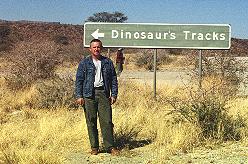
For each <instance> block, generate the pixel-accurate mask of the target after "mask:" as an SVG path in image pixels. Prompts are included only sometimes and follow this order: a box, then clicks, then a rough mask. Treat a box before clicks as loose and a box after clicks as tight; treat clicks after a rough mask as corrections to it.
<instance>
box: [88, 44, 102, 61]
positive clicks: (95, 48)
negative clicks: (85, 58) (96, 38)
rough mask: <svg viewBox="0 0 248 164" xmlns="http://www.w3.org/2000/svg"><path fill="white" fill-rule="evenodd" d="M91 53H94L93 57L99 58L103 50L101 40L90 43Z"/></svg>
mask: <svg viewBox="0 0 248 164" xmlns="http://www.w3.org/2000/svg"><path fill="white" fill-rule="evenodd" d="M89 50H90V52H91V55H93V57H96V58H98V57H99V56H100V53H101V50H102V44H101V42H92V43H91V44H90V48H89Z"/></svg>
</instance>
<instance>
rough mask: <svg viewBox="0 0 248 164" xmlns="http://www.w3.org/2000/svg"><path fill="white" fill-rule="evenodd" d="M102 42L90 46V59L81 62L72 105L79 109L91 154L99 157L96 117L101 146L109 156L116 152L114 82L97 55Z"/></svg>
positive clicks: (111, 69) (110, 69) (104, 61)
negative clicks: (80, 108) (101, 139)
mask: <svg viewBox="0 0 248 164" xmlns="http://www.w3.org/2000/svg"><path fill="white" fill-rule="evenodd" d="M102 48H103V47H102V42H101V41H100V40H98V39H93V40H92V41H91V42H90V48H89V51H90V53H91V55H90V56H88V57H86V58H85V59H83V60H82V61H81V62H80V63H79V66H78V70H77V74H76V88H75V93H76V103H77V104H79V105H83V107H84V112H85V118H86V124H87V129H88V135H89V140H90V144H91V154H93V155H97V154H98V153H99V138H98V129H97V114H98V117H99V122H100V127H101V132H102V137H103V144H104V146H105V148H106V149H107V151H108V152H110V153H111V154H112V155H118V154H119V151H118V150H117V149H116V148H115V146H114V137H113V123H112V108H111V105H112V104H114V103H115V101H116V98H117V94H118V82H117V77H116V72H115V69H114V65H113V63H112V61H111V60H110V59H109V58H107V57H104V56H102V55H101V50H102Z"/></svg>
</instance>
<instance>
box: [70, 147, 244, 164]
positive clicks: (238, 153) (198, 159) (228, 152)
mask: <svg viewBox="0 0 248 164" xmlns="http://www.w3.org/2000/svg"><path fill="white" fill-rule="evenodd" d="M157 155H158V153H157V152H156V153H154V152H153V151H151V150H150V148H149V146H145V147H140V148H136V149H133V150H128V151H125V150H123V151H121V154H120V155H119V156H111V155H110V154H107V153H100V154H98V155H96V156H95V155H90V154H89V153H85V152H78V153H74V154H70V155H69V156H68V158H67V159H66V161H65V163H66V164H81V163H108V164H113V163H114V164H119V163H121V164H130V163H135V164H136V163H147V164H148V163H163V164H167V163H168V164H182V163H194V164H208V163H214V164H247V163H248V145H247V146H242V145H241V144H240V143H225V144H222V145H220V146H219V147H217V148H211V147H210V148H197V149H195V150H192V152H189V153H179V154H175V155H173V156H170V157H166V158H165V159H162V160H158V159H157ZM160 158H161V156H160Z"/></svg>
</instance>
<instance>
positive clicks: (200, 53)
mask: <svg viewBox="0 0 248 164" xmlns="http://www.w3.org/2000/svg"><path fill="white" fill-rule="evenodd" d="M198 72H199V90H201V88H202V50H200V51H199V70H198Z"/></svg>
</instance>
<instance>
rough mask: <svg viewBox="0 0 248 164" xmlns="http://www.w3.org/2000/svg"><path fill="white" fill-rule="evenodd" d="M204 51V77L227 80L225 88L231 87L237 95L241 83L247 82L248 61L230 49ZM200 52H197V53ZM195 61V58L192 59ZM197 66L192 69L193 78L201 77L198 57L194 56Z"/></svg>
mask: <svg viewBox="0 0 248 164" xmlns="http://www.w3.org/2000/svg"><path fill="white" fill-rule="evenodd" d="M204 52H205V51H202V55H203V61H202V64H203V66H202V77H203V79H204V78H208V77H218V78H220V79H221V80H222V81H223V82H225V85H226V87H225V88H231V89H232V94H233V95H236V93H237V92H238V88H239V86H240V84H244V85H246V83H247V74H246V73H245V72H246V71H247V63H246V62H244V61H242V60H239V59H238V58H235V57H233V56H232V54H230V52H229V51H224V50H221V51H218V53H217V52H215V51H206V53H204ZM197 54H198V53H195V55H197ZM192 61H193V60H192ZM194 62H195V68H194V70H193V71H192V74H191V76H192V79H198V78H199V76H198V75H199V71H198V65H199V61H198V58H194Z"/></svg>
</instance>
